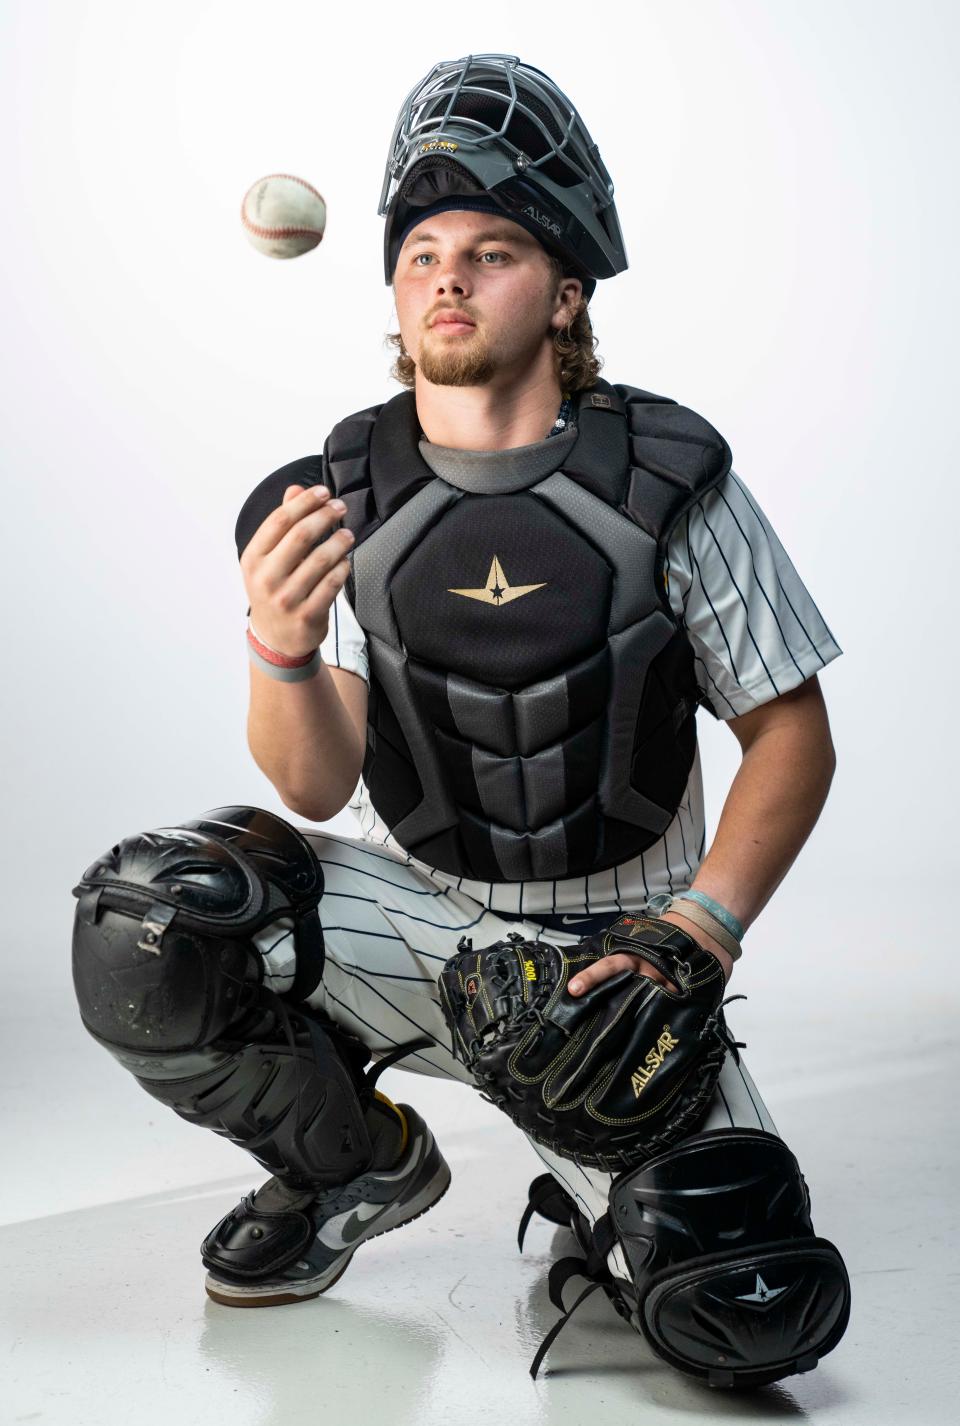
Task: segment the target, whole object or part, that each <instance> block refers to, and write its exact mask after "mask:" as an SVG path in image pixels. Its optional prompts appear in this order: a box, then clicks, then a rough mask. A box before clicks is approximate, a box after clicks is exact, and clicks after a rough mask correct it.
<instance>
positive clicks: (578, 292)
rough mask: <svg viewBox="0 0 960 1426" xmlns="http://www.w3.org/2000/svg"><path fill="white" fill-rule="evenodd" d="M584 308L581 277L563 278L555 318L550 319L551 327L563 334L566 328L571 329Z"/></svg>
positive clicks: (555, 306)
mask: <svg viewBox="0 0 960 1426" xmlns="http://www.w3.org/2000/svg"><path fill="white" fill-rule="evenodd" d="M582 307H583V283H582V282H581V281H580V279H579V277H562V278H561V279H560V281H559V283H558V284H557V295H556V301H555V304H554V310H553V316H552V317H551V318H550V325H551V327H553V328H554V330H555V331H557V332H562V331H563V329H564V327H569V325H570V323H571V322H572V321H573V320H574V318H575V317H576V316H577V315H578V313H579V312H580V310H581V308H582Z"/></svg>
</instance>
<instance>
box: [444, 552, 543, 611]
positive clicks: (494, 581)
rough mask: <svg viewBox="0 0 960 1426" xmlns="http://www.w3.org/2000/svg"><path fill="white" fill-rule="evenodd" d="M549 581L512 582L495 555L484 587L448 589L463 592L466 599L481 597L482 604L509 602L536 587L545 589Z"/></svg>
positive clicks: (450, 592)
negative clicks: (538, 582) (535, 582)
mask: <svg viewBox="0 0 960 1426" xmlns="http://www.w3.org/2000/svg"><path fill="white" fill-rule="evenodd" d="M546 583H547V581H546V580H543V582H542V583H540V584H510V583H509V581H508V580H507V576H506V575H505V574H504V572H503V566H502V565H501V564H500V561H499V560H498V559H497V557H496V555H494V557H493V559H492V560H491V562H490V573H489V574H488V575H487V582H486V584H485V586H484V587H483V588H482V589H448V590H447V593H448V594H462V595H463V597H464V598H465V599H479V600H480V603H481V604H509V603H510V601H511V599H519V598H521V596H522V595H524V594H532V593H533V591H534V590H535V589H543V588H544V586H545V585H546Z"/></svg>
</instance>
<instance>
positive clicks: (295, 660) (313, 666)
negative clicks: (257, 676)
mask: <svg viewBox="0 0 960 1426" xmlns="http://www.w3.org/2000/svg"><path fill="white" fill-rule="evenodd" d="M247 645H248V649H247V652H248V653H249V655H250V662H251V663H252V664H256V666H257V668H259V669H261V670H262V671H263V672H264V673H266V674H269V676H270V677H271V678H276V679H279V680H280V682H281V683H300V682H301V681H302V680H303V679H307V678H312V677H313V675H314V674H315V673H316V671H317V669H318V668H319V667H320V664H321V662H322V660H321V658H320V649H319V648H316V649H314V651H313V653H312V654H298V655H296V656H295V657H293V656H291V655H290V654H282V653H280V652H279V650H277V649H272V648H271V647H270V645H269V644H265V643H264V642H263V640H262V639H261V638H260V636H259V634H258V633H257V631H256V630H255V629H254V627H253V625H252V624H248V625H247Z"/></svg>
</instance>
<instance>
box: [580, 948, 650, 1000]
mask: <svg viewBox="0 0 960 1426" xmlns="http://www.w3.org/2000/svg"><path fill="white" fill-rule="evenodd" d="M625 970H632V971H634V972H635V973H636V974H637V975H644V976H646V977H647V979H648V980H653V981H656V983H657V985H662V986H663V987H664V988H665V989H666V990H672V991H674V992H675V991H676V989H677V987H676V986H675V985H674V984H673V982H672V981H670V980H667V977H666V976H665V975H663V974H662V973H661V972H660V971H658V970H657V968H656V966H652V965H651V964H650V962H649V961H645V960H644V959H643V957H642V956H631V955H626V954H617V955H615V956H604V957H603V959H602V960H599V961H595V962H594V964H593V965H592V966H587V968H586V970H580V971H577V974H576V975H575V977H574V978H573V980H572V981H571V982H570V984H569V985H568V987H567V989H568V990H569V991H570V994H571V995H584V994H585V993H586V992H587V991H588V990H592V989H593V987H594V986H595V985H600V984H602V982H603V981H605V980H609V979H610V977H611V976H614V975H619V974H620V973H621V972H622V971H625Z"/></svg>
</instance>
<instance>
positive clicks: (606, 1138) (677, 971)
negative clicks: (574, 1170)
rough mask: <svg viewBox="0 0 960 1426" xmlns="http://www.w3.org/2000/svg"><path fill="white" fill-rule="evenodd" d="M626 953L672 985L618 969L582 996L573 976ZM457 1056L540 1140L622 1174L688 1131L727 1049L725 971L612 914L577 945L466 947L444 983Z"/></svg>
mask: <svg viewBox="0 0 960 1426" xmlns="http://www.w3.org/2000/svg"><path fill="white" fill-rule="evenodd" d="M619 951H627V952H630V953H632V954H635V955H641V956H643V957H644V959H645V960H647V961H649V962H650V963H651V965H653V966H656V968H657V969H658V970H659V971H661V972H662V974H663V975H665V976H666V977H667V979H668V980H670V981H672V982H673V984H674V985H675V986H677V989H676V990H675V991H673V990H669V989H667V988H666V987H665V986H662V985H658V984H657V983H656V982H655V981H653V980H651V979H650V978H649V977H648V976H644V975H640V974H638V973H636V972H634V971H629V970H627V971H621V972H619V973H618V974H617V975H614V976H611V977H610V978H609V979H608V980H605V981H603V982H601V983H600V984H599V985H595V986H593V987H592V988H591V989H590V990H588V991H587V992H586V993H585V994H583V995H579V996H573V995H570V994H569V992H568V991H567V984H568V982H569V980H570V979H571V978H572V977H573V976H574V975H575V974H576V972H577V971H578V970H582V969H583V968H584V966H585V965H587V964H590V963H592V962H593V961H596V960H599V959H600V958H601V957H603V956H606V955H613V954H614V953H616V952H619ZM439 986H440V1003H441V1006H442V1009H443V1013H444V1016H445V1018H446V1021H447V1024H448V1025H449V1027H450V1029H451V1031H452V1034H453V1053H454V1054H455V1055H456V1057H457V1059H459V1060H460V1061H461V1063H462V1064H464V1065H466V1067H467V1069H468V1070H470V1072H471V1074H472V1075H473V1077H474V1080H475V1081H476V1083H477V1085H478V1087H479V1088H480V1089H481V1090H482V1091H483V1093H484V1095H485V1097H486V1098H488V1099H490V1101H491V1102H492V1103H494V1104H496V1105H497V1106H498V1108H500V1109H502V1110H504V1112H505V1113H507V1114H509V1115H510V1117H511V1119H513V1120H514V1122H515V1123H516V1124H518V1125H519V1126H520V1128H521V1129H524V1130H525V1131H526V1132H527V1133H528V1134H530V1135H532V1136H533V1138H534V1139H536V1140H537V1141H538V1142H539V1143H541V1144H544V1145H546V1146H547V1147H548V1148H550V1149H553V1150H554V1151H555V1152H556V1153H558V1154H564V1155H566V1156H567V1157H568V1158H572V1159H576V1160H578V1161H579V1162H581V1163H584V1164H591V1165H594V1166H595V1167H598V1168H603V1169H607V1170H609V1171H612V1172H618V1171H620V1170H621V1169H624V1168H628V1167H631V1166H632V1165H634V1164H637V1163H639V1162H640V1161H641V1160H643V1159H645V1158H647V1157H648V1156H649V1155H650V1154H653V1153H656V1152H658V1151H659V1150H660V1149H662V1148H665V1147H666V1146H667V1145H669V1144H672V1143H674V1142H675V1141H676V1140H678V1139H680V1138H683V1137H684V1136H685V1135H687V1134H689V1133H692V1132H693V1131H694V1130H695V1129H696V1127H697V1124H698V1122H699V1121H700V1119H701V1118H702V1117H703V1115H704V1113H705V1112H706V1109H707V1106H708V1104H709V1102H710V1099H711V1097H712V1094H713V1090H714V1086H715V1085H716V1082H717V1078H718V1076H719V1074H720V1069H721V1066H722V1064H723V1060H724V1055H725V1053H726V1050H727V1049H728V1048H730V1049H732V1050H733V1053H734V1054H736V1043H735V1042H734V1041H732V1040H731V1039H730V1038H729V1035H728V1033H727V1030H726V1026H725V1024H724V1020H723V1009H722V1004H723V991H724V976H723V969H722V967H721V965H720V963H719V961H718V960H717V959H716V957H715V956H713V955H711V953H710V952H709V951H707V950H705V949H704V947H702V946H701V945H699V944H698V943H697V942H696V941H695V940H693V938H692V937H691V936H688V935H687V934H686V932H685V931H682V930H681V929H680V927H679V926H675V925H673V924H672V923H671V922H669V921H660V920H657V919H654V918H653V917H649V916H642V915H636V916H621V917H620V919H619V920H618V921H615V922H614V923H613V925H612V926H609V927H608V928H607V930H606V931H602V932H600V934H598V935H596V936H588V937H586V939H584V940H582V941H580V942H579V943H578V944H577V945H576V946H568V947H565V948H561V947H558V946H554V945H551V944H550V943H549V942H547V941H525V940H524V939H523V937H522V936H520V935H519V934H518V933H517V932H511V933H510V936H509V938H508V939H507V940H505V941H496V942H494V944H493V945H491V946H486V947H485V948H484V949H482V950H474V949H473V948H472V943H471V942H470V941H469V940H468V939H467V938H466V937H464V938H462V939H461V941H460V943H459V950H458V953H457V954H456V955H455V956H452V957H451V958H450V960H448V961H447V963H446V965H445V966H444V968H443V970H442V971H441V973H440V979H439Z"/></svg>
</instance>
